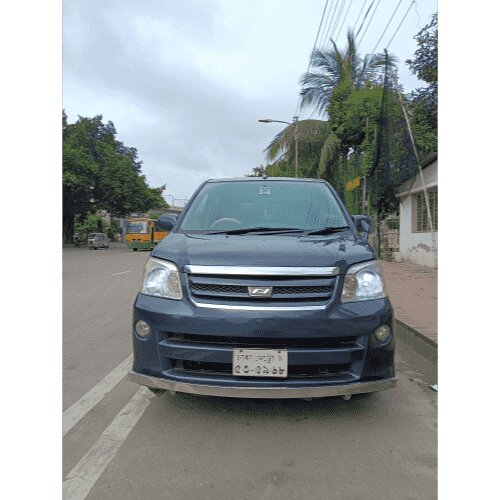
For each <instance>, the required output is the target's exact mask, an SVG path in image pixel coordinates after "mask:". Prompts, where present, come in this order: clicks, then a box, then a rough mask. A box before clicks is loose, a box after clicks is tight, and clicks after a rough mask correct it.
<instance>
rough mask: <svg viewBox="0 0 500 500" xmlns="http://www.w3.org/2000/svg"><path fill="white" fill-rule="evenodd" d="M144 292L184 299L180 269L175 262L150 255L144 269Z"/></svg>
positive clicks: (156, 295) (168, 297) (155, 295)
mask: <svg viewBox="0 0 500 500" xmlns="http://www.w3.org/2000/svg"><path fill="white" fill-rule="evenodd" d="M141 292H142V293H144V294H145V295H153V296H154V297H164V298H166V299H175V300H181V299H182V288H181V279H180V275H179V270H178V269H177V266H176V265H175V264H174V263H173V262H168V261H166V260H159V259H154V258H152V257H150V258H149V259H148V261H147V262H146V267H145V269H144V281H143V284H142V290H141Z"/></svg>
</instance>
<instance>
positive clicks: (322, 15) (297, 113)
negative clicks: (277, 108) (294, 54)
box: [294, 0, 328, 119]
mask: <svg viewBox="0 0 500 500" xmlns="http://www.w3.org/2000/svg"><path fill="white" fill-rule="evenodd" d="M327 5H328V0H326V1H325V7H324V8H323V14H321V21H320V22H319V26H318V31H317V33H316V39H315V40H314V45H313V49H312V51H313V52H314V51H315V49H316V46H317V43H318V38H319V34H320V31H321V28H322V26H323V20H324V19H325V12H326V6H327ZM310 69H311V58H309V64H308V65H307V70H306V73H309V70H310ZM301 101H302V96H300V94H299V100H298V102H297V106H295V113H294V116H296V117H297V119H298V116H299V107H300V102H301Z"/></svg>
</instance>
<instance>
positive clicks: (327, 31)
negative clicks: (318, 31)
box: [322, 0, 339, 47]
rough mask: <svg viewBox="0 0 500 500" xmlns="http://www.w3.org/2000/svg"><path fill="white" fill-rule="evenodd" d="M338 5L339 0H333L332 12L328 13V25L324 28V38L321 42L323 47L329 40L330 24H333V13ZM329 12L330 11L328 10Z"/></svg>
mask: <svg viewBox="0 0 500 500" xmlns="http://www.w3.org/2000/svg"><path fill="white" fill-rule="evenodd" d="M338 6H339V0H337V1H336V2H335V7H334V9H333V13H332V14H331V15H330V22H329V23H328V27H327V28H326V30H325V38H324V40H323V44H322V47H325V46H326V45H327V44H328V40H329V35H330V31H331V29H332V24H333V20H334V19H335V13H336V12H337V7H338ZM330 12H331V11H330Z"/></svg>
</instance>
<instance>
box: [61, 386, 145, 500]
mask: <svg viewBox="0 0 500 500" xmlns="http://www.w3.org/2000/svg"><path fill="white" fill-rule="evenodd" d="M153 397H154V395H153V394H152V393H151V392H150V391H149V389H146V388H145V387H141V388H140V389H139V390H138V391H137V392H136V393H135V394H134V396H133V397H132V399H131V400H130V401H129V402H128V403H127V404H126V405H125V406H124V408H123V409H122V410H121V411H120V413H118V415H117V416H116V417H115V418H114V420H113V421H112V422H111V424H109V426H108V427H107V429H106V430H105V431H104V432H103V433H102V434H101V437H100V438H99V440H98V441H97V442H96V443H95V444H94V446H92V448H90V450H89V451H88V452H87V453H86V455H85V456H84V457H83V458H82V459H81V460H80V461H79V462H78V463H77V464H76V465H75V467H74V468H73V469H72V470H71V472H69V474H68V475H67V476H66V479H65V480H64V483H63V498H67V499H68V500H69V499H71V500H83V499H84V498H85V497H86V496H87V495H88V494H89V492H90V490H91V489H92V487H93V486H94V484H95V483H96V481H97V480H98V479H99V477H100V476H101V474H102V473H103V472H104V470H105V469H106V467H107V466H108V464H109V463H110V462H111V460H113V458H114V457H115V455H116V454H117V453H118V450H119V449H120V447H121V445H122V444H123V443H124V442H125V440H126V439H127V436H128V435H129V434H130V431H131V430H132V429H133V428H134V426H135V425H136V424H137V422H138V421H139V419H140V418H141V416H142V414H143V413H144V410H146V408H147V407H148V406H149V403H150V402H151V398H153Z"/></svg>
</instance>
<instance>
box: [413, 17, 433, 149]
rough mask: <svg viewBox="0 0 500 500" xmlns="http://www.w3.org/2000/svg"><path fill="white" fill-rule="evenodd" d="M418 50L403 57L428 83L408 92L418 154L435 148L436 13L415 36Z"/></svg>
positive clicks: (421, 78) (416, 73)
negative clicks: (409, 57) (406, 57)
mask: <svg viewBox="0 0 500 500" xmlns="http://www.w3.org/2000/svg"><path fill="white" fill-rule="evenodd" d="M414 38H415V40H416V41H417V50H416V51H415V54H414V56H413V59H408V60H406V64H407V65H408V66H409V67H410V70H411V71H412V73H413V74H414V75H416V76H417V77H418V78H419V79H420V80H422V81H424V82H425V83H427V86H425V87H420V88H417V89H415V90H414V91H413V92H412V93H411V94H410V96H409V100H408V104H409V108H410V113H411V123H412V131H413V135H414V138H415V142H416V144H417V149H418V150H419V153H420V156H423V155H425V154H426V153H429V152H432V151H437V119H438V118H437V114H438V111H437V108H438V76H437V74H438V16H437V13H436V14H434V15H433V16H432V18H431V21H430V23H429V24H427V25H426V26H425V27H424V28H422V29H421V30H420V31H419V32H418V33H417V35H416V36H415V37H414Z"/></svg>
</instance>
